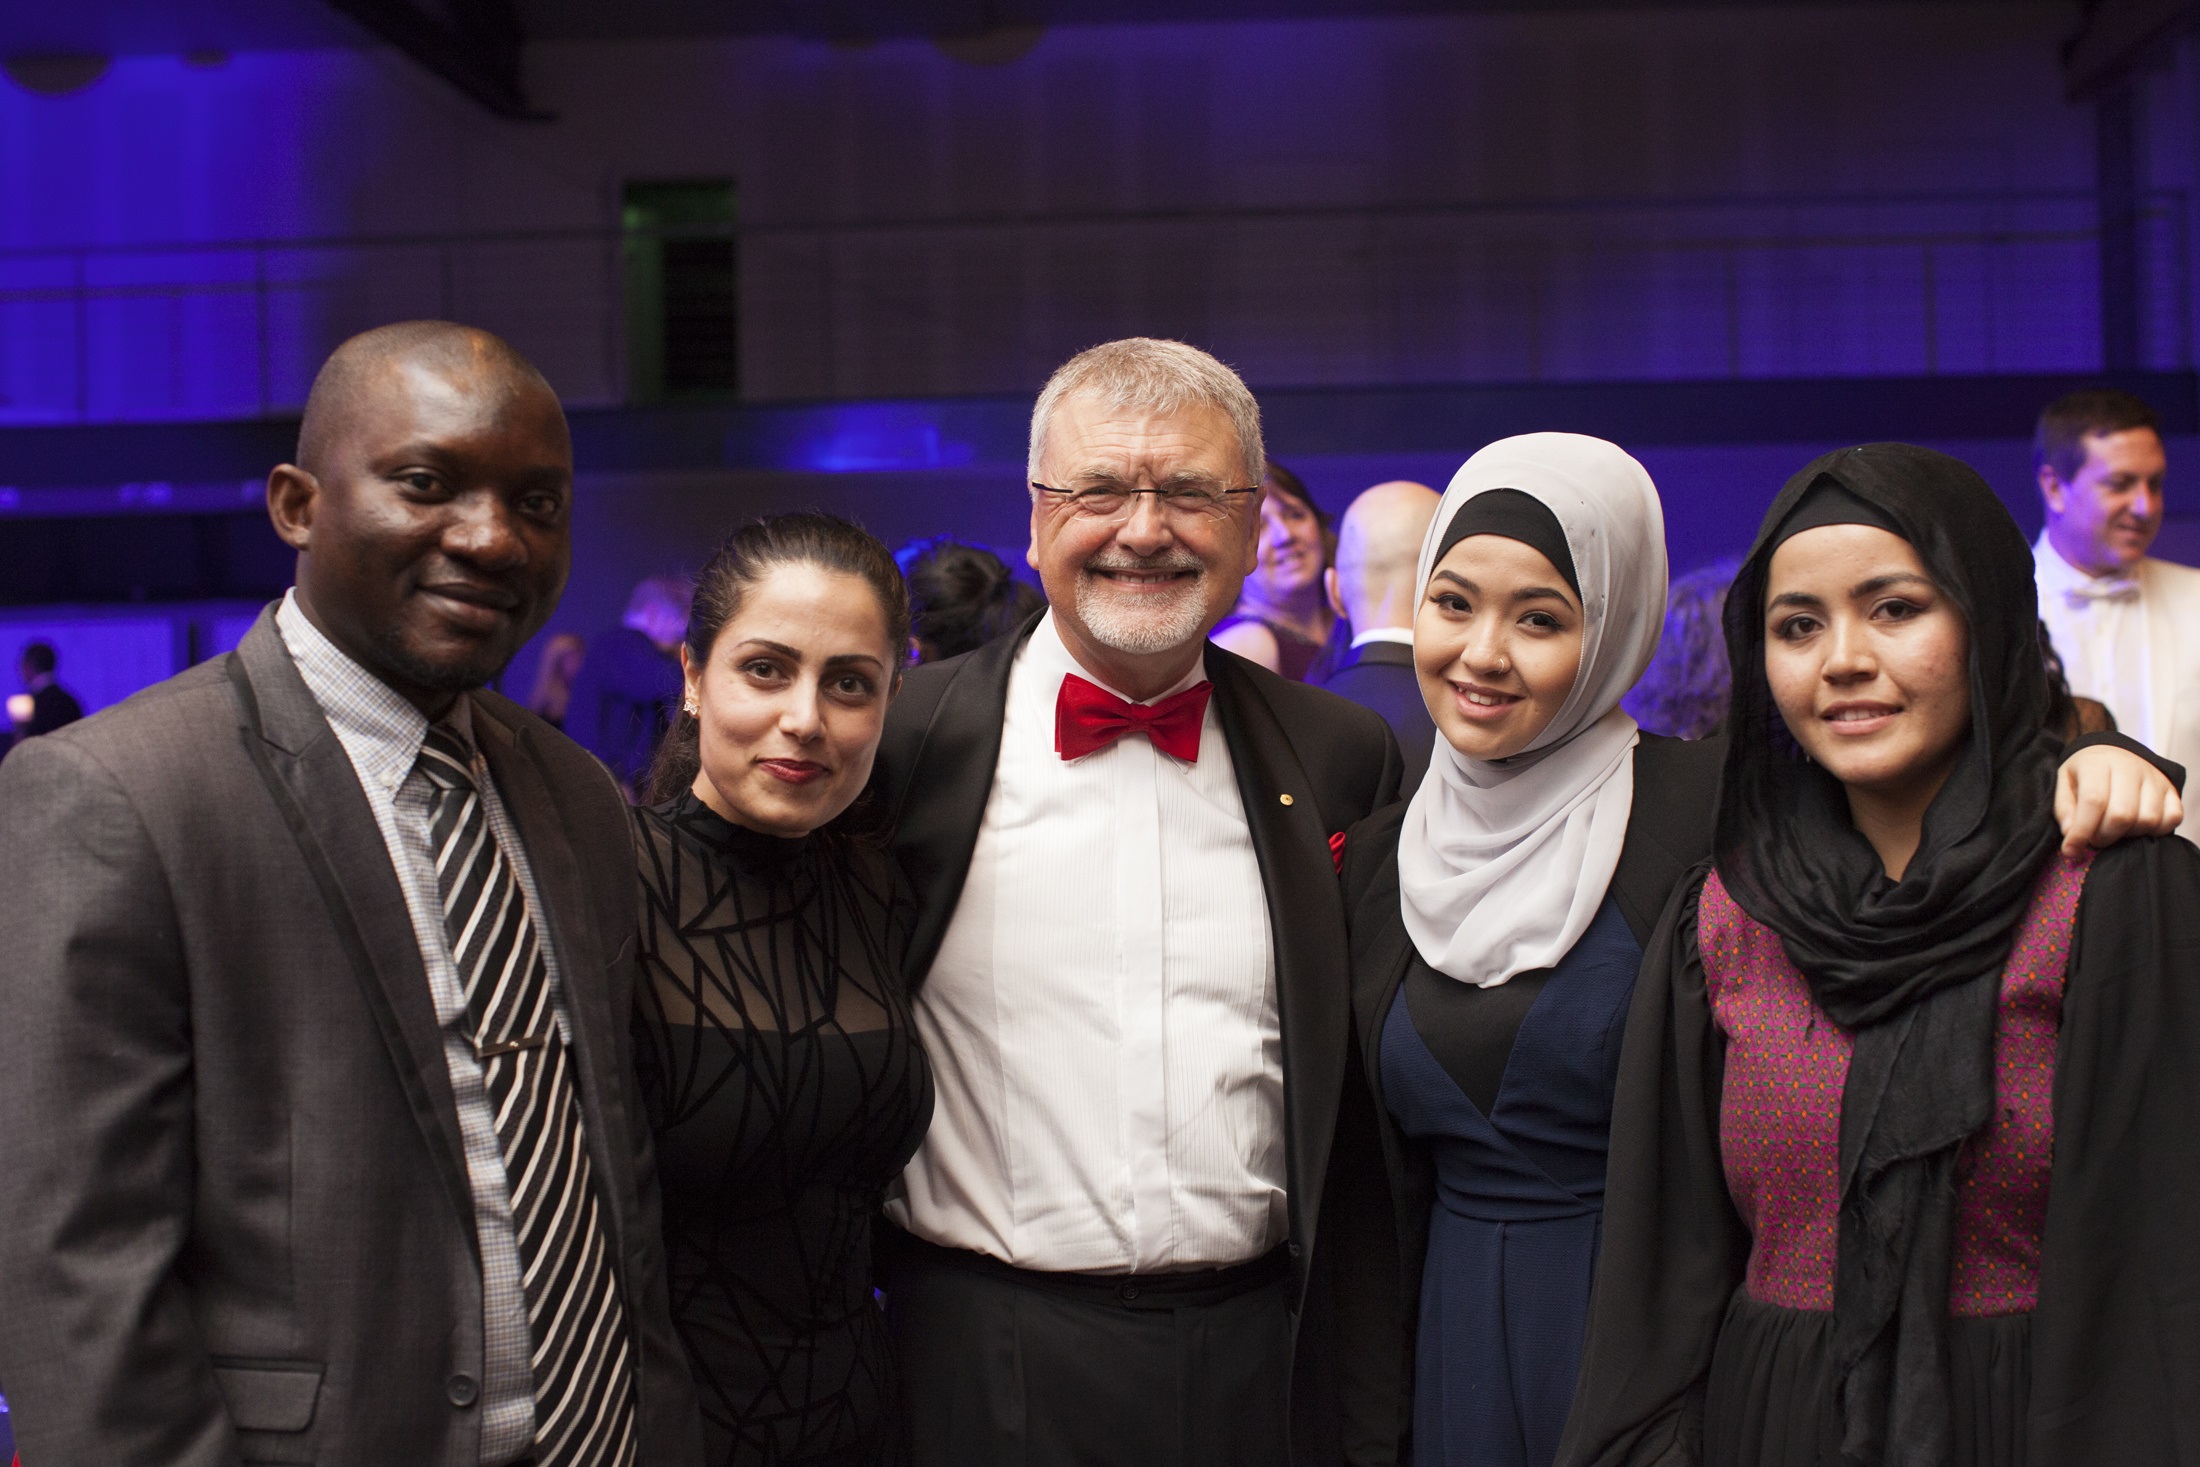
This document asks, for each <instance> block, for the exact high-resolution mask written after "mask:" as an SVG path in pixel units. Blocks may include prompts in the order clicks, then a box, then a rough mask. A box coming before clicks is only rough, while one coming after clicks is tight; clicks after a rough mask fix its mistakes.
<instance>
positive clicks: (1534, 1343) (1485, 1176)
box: [1380, 895, 1642, 1467]
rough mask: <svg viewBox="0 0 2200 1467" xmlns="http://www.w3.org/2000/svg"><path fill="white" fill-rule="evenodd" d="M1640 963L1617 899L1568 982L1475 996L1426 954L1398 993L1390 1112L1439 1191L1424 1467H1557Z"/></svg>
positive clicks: (1419, 1393)
mask: <svg viewBox="0 0 2200 1467" xmlns="http://www.w3.org/2000/svg"><path fill="white" fill-rule="evenodd" d="M1641 962H1642V948H1641V945H1640V944H1639V943H1638V942H1637V941H1636V939H1635V936H1634V933H1633V932H1632V931H1631V930H1630V928H1629V926H1628V922H1627V919H1626V918H1625V916H1624V915H1623V914H1622V912H1621V909H1620V905H1619V903H1618V901H1617V900H1615V898H1614V897H1613V896H1611V895H1607V896H1606V897H1605V899H1604V903H1603V905H1602V907H1601V908H1600V909H1599V910H1598V912H1597V915H1596V918H1595V920H1594V921H1593V922H1591V924H1590V926H1589V930H1588V931H1587V932H1586V933H1584V934H1583V935H1582V937H1581V940H1580V941H1579V942H1577V943H1576V944H1575V945H1574V949H1573V951H1572V952H1570V953H1568V954H1567V955H1566V957H1565V958H1564V960H1563V961H1561V962H1560V963H1559V964H1558V966H1556V967H1555V968H1549V969H1544V970H1541V971H1540V972H1536V973H1523V974H1521V975H1519V976H1517V977H1515V978H1513V979H1512V980H1511V981H1510V982H1508V983H1506V984H1503V985H1501V986H1499V987H1497V988H1490V989H1479V988H1473V987H1470V986H1468V985H1466V984H1462V983H1459V982H1457V981H1456V980H1454V979H1451V978H1447V977H1445V976H1444V975H1442V974H1440V973H1437V972H1434V971H1433V970H1431V969H1429V968H1428V967H1427V965H1425V964H1424V963H1422V961H1421V960H1420V958H1419V957H1418V956H1415V957H1414V958H1413V959H1412V962H1411V964H1410V966H1409V968H1408V970H1407V973H1406V976H1405V980H1404V981H1403V982H1402V983H1400V984H1399V985H1398V989H1397V996H1396V998H1395V999H1394V1000H1393V1001H1392V1003H1391V1005H1390V1010H1389V1013H1388V1015H1387V1017H1386V1018H1385V1020H1384V1023H1383V1030H1382V1040H1381V1056H1382V1062H1381V1067H1380V1073H1381V1088H1382V1094H1383V1100H1384V1103H1385V1105H1386V1106H1387V1107H1388V1109H1389V1111H1390V1113H1391V1115H1392V1117H1393V1118H1394V1119H1395V1121H1396V1122H1397V1125H1398V1128H1399V1129H1400V1130H1401V1131H1402V1132H1403V1133H1404V1134H1405V1135H1407V1136H1409V1137H1412V1138H1414V1139H1415V1140H1417V1141H1419V1142H1421V1143H1423V1144H1424V1145H1425V1146H1426V1147H1427V1148H1428V1150H1429V1153H1430V1155H1431V1157H1432V1159H1433V1161H1434V1163H1435V1182H1436V1192H1435V1202H1434V1205H1433V1206H1432V1208H1431V1209H1430V1217H1429V1231H1428V1255H1427V1262H1426V1264H1425V1265H1424V1267H1423V1270H1422V1274H1421V1303H1420V1324H1419V1330H1418V1342H1417V1344H1416V1347H1415V1364H1414V1395H1413V1444H1414V1446H1413V1461H1414V1463H1415V1464H1416V1467H1466V1464H1472V1467H1548V1464H1549V1463H1550V1462H1551V1460H1552V1458H1553V1456H1554V1455H1555V1454H1556V1452H1557V1449H1558V1438H1559V1433H1560V1430H1561V1428H1563V1427H1564V1426H1565V1424H1566V1412H1567V1409H1568V1407H1569V1406H1570V1405H1571V1404H1572V1401H1573V1392H1574V1378H1575V1376H1576V1374H1577V1373H1578V1371H1579V1367H1580V1363H1581V1345H1582V1337H1583V1333H1584V1331H1585V1329H1586V1326H1587V1322H1588V1314H1589V1285H1590V1282H1591V1280H1592V1278H1593V1276H1594V1274H1595V1269H1596V1256H1597V1242H1598V1239H1599V1236H1600V1233H1601V1218H1602V1212H1603V1205H1604V1158H1605V1147H1606V1138H1607V1136H1608V1134H1609V1132H1610V1129H1611V1118H1612V1093H1613V1087H1614V1084H1615V1082H1616V1080H1617V1076H1618V1068H1619V1050H1620V1040H1621V1037H1622V1033H1623V1030H1624V1027H1625V1024H1626V1019H1627V1005H1628V1001H1629V998H1630V997H1631V996H1632V994H1633V992H1634V986H1635V975H1636V970H1637V969H1638V968H1639V967H1640V965H1641ZM1523 1009H1525V1012H1524V1013H1523V1012H1522V1010H1523ZM1439 1056H1441V1058H1440V1057H1439Z"/></svg>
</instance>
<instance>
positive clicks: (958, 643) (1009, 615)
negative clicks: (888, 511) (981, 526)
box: [894, 535, 1047, 662]
mask: <svg viewBox="0 0 2200 1467" xmlns="http://www.w3.org/2000/svg"><path fill="white" fill-rule="evenodd" d="M894 559H895V561H896V562H897V563H899V564H900V566H901V571H902V578H903V579H904V580H906V581H907V582H908V583H909V615H910V630H911V631H912V632H913V633H914V634H915V636H916V643H917V647H916V653H917V657H916V660H917V661H919V662H939V661H941V660H943V659H945V658H949V657H960V656H961V655H962V654H963V653H965V652H975V651H976V650H977V649H978V648H980V647H983V646H984V645H985V644H986V643H988V642H990V641H992V640H993V639H994V638H995V637H998V636H1000V635H1002V634H1003V633H1006V632H1009V631H1013V630H1014V629H1015V628H1017V627H1020V626H1022V625H1023V624H1024V621H1025V619H1026V618H1028V617H1033V616H1036V615H1038V614H1039V613H1040V612H1041V611H1043V610H1045V609H1046V604H1047V599H1046V597H1044V596H1042V595H1040V594H1039V592H1038V589H1037V588H1036V587H1033V586H1028V585H1025V584H1024V583H1023V582H1022V581H1019V580H1017V579H1016V577H1015V575H1014V574H1013V573H1012V572H1011V571H1010V570H1009V568H1008V566H1007V565H1006V564H1005V563H1004V562H1003V561H1002V560H1001V558H1000V557H999V556H998V555H995V554H994V553H993V552H992V551H990V550H988V549H986V548H985V547H984V546H983V545H965V544H964V543H963V542H962V541H960V540H951V539H949V538H948V537H947V536H945V535H935V536H933V537H932V538H931V539H929V540H913V541H911V542H910V543H909V544H907V545H904V546H903V547H902V548H901V549H900V550H899V551H897V552H895V555H894Z"/></svg>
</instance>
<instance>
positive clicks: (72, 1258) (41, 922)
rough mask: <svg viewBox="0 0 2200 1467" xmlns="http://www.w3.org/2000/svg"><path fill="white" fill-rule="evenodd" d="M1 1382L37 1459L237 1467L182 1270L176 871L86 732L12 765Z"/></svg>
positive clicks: (0, 1111)
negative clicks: (84, 742) (171, 872)
mask: <svg viewBox="0 0 2200 1467" xmlns="http://www.w3.org/2000/svg"><path fill="white" fill-rule="evenodd" d="M0 850H5V851H8V852H10V853H11V854H12V855H13V857H14V858H15V859H16V860H18V861H20V862H21V866H20V869H18V870H16V871H13V872H11V873H9V877H8V879H7V880H6V881H4V882H0V932H5V933H7V935H8V946H9V952H8V961H7V963H6V964H5V965H0V1015H4V1019H0V1115H5V1116H6V1117H7V1124H6V1125H4V1126H0V1318H4V1319H6V1320H7V1321H8V1325H7V1327H6V1328H5V1329H0V1381H5V1382H6V1390H7V1393H8V1398H9V1402H10V1405H11V1408H12V1418H13V1423H14V1426H15V1430H16V1436H17V1440H18V1442H19V1443H20V1444H21V1448H22V1452H23V1455H24V1457H25V1458H26V1459H27V1460H29V1461H32V1462H55V1463H62V1462H86V1463H89V1462H98V1463H101V1464H117V1467H120V1464H139V1463H143V1464H153V1463H161V1464H178V1467H213V1464H227V1463H231V1462H234V1461H235V1460H236V1456H237V1444H236V1440H235V1435H234V1432H233V1431H232V1430H231V1427H230V1424H229V1419H228V1415H227V1411H226V1409H225V1407H224V1405H223V1403H222V1398H221V1395H220V1392H219V1390H218V1389H217V1387H216V1385H215V1381H214V1374H213V1365H212V1361H211V1360H210V1359H209V1358H208V1356H207V1354H206V1353H205V1347H204V1345H203V1343H202V1341H201V1339H200V1337H199V1334H198V1331H197V1327H196V1325H195V1323H194V1320H193V1315H192V1310H191V1305H190V1301H189V1299H188V1298H187V1296H186V1292H185V1287H184V1283H183V1280H182V1278H181V1276H180V1273H179V1260H180V1258H181V1256H182V1254H183V1252H184V1250H185V1247H186V1245H187V1242H188V1239H189V1234H190V1227H191V1216H192V1208H193V1181H192V1177H193V1125H194V1117H193V1079H192V1051H191V1024H190V979H191V975H190V973H189V972H188V970H187V967H186V964H185V960H184V955H183V941H182V936H181V932H180V929H179V925H178V921H177V916H176V913H175V911H174V909H173V906H172V905H171V903H170V900H169V895H168V881H167V877H166V873H165V871H164V870H163V867H162V864H161V859H160V856H159V854H158V852H157V851H156V849H155V846H154V842H153V840H152V838H151V836H150V834H149V833H148V831H147V830H146V828H145V825H144V822H143V821H142V820H141V818H140V816H139V813H138V810H137V809H136V807H135V806H134V805H133V803H132V801H131V800H130V798H129V796H128V794H127V793H126V792H125V790H124V789H123V788H122V786H121V784H120V782H119V781H118V780H117V779H116V778H115V777H114V775H113V774H112V773H111V772H110V771H109V770H108V769H106V768H105V767H103V766H102V765H101V764H100V763H99V762H98V761H97V760H96V759H95V758H94V757H93V756H92V755H91V754H90V753H88V752H87V751H85V750H84V749H83V748H82V747H81V746H80V745H79V744H78V743H77V742H75V741H73V740H69V739H66V738H45V739H37V740H34V741H32V742H31V743H29V744H26V745H25V746H24V747H23V748H21V749H18V750H16V751H15V752H14V754H13V755H12V757H10V758H9V759H8V760H7V762H6V763H5V764H4V765H0Z"/></svg>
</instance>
